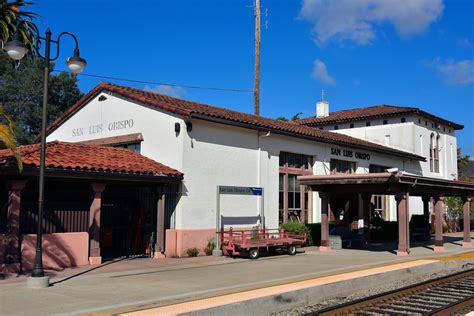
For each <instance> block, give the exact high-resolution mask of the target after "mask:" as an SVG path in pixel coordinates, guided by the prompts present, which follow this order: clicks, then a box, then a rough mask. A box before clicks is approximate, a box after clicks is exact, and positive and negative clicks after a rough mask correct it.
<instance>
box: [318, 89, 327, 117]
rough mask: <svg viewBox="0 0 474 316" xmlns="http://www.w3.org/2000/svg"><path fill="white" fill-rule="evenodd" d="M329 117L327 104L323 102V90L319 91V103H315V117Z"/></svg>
mask: <svg viewBox="0 0 474 316" xmlns="http://www.w3.org/2000/svg"><path fill="white" fill-rule="evenodd" d="M326 116H329V103H328V102H326V101H324V90H321V101H319V102H316V117H326Z"/></svg>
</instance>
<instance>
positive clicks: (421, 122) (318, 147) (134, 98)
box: [0, 83, 474, 266]
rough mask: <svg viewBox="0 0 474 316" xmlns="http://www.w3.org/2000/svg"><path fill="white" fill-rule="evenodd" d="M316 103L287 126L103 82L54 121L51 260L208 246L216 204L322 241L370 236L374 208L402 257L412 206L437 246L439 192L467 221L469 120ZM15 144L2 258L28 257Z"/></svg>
mask: <svg viewBox="0 0 474 316" xmlns="http://www.w3.org/2000/svg"><path fill="white" fill-rule="evenodd" d="M315 110H316V111H315V115H314V116H313V117H310V118H307V119H302V120H298V121H294V122H283V121H279V120H274V119H270V118H265V117H260V116H255V115H250V114H246V113H241V112H236V111H233V110H229V109H225V108H221V107H216V106H211V105H206V104H202V103H197V102H191V101H187V100H183V99H179V98H175V97H170V96H166V95H161V94H157V93H153V92H148V91H144V90H140V89H136V88H131V87H125V86H119V85H115V84H109V83H101V84H99V85H98V86H96V87H95V88H94V89H92V90H91V91H90V92H89V93H87V94H86V95H85V96H84V97H83V98H81V99H80V100H79V101H78V102H77V103H76V104H74V105H73V106H72V107H71V108H70V109H69V110H68V111H67V112H66V113H65V114H64V115H62V116H61V117H60V118H58V119H57V120H56V121H55V122H53V123H52V124H51V125H50V126H49V128H48V135H47V141H48V146H47V152H46V156H47V158H46V167H47V171H46V176H47V178H46V179H47V180H46V187H45V188H46V197H47V200H46V205H45V206H46V216H45V218H44V219H43V221H44V224H43V227H44V230H45V233H46V235H45V242H46V243H47V245H46V248H48V247H49V248H48V249H50V252H49V253H50V255H49V256H50V257H51V258H50V260H51V265H52V266H54V265H55V264H56V265H60V266H68V265H78V264H87V263H88V262H89V263H99V262H102V261H104V260H108V259H113V258H117V257H121V256H128V255H134V254H136V255H139V254H144V253H148V252H149V251H152V250H150V245H153V246H154V247H151V248H154V251H155V257H160V256H168V257H172V256H178V257H179V256H183V255H184V254H185V251H186V249H188V248H190V247H197V248H199V249H201V253H202V249H203V248H204V247H205V246H206V244H207V243H208V241H209V240H212V238H215V236H216V230H217V229H218V228H217V227H216V213H217V209H218V207H219V209H220V215H221V219H224V221H223V222H222V221H221V225H222V227H224V228H226V227H230V226H232V227H254V226H257V225H264V226H265V227H268V228H276V227H278V226H279V224H280V223H284V222H288V221H300V222H305V223H321V225H322V240H321V246H322V248H321V249H324V247H328V246H329V245H328V243H329V241H328V236H329V231H328V229H327V223H328V222H337V223H338V225H340V226H344V227H346V228H347V229H349V230H350V231H356V232H358V233H360V234H361V235H363V234H364V228H366V227H367V225H368V222H369V221H370V220H371V217H373V216H377V217H380V218H381V219H382V220H384V221H392V222H398V225H399V235H400V236H401V237H399V247H398V251H399V254H408V253H409V243H410V239H409V222H410V220H411V217H412V216H413V215H419V216H421V217H423V218H424V220H425V222H424V223H425V224H426V225H428V224H429V223H430V222H433V221H436V225H435V226H436V246H437V247H438V248H437V249H438V250H441V249H442V235H440V234H441V233H442V231H440V228H439V227H438V225H439V223H441V218H440V217H441V216H440V215H441V213H443V212H444V204H443V198H444V196H451V195H454V196H461V197H462V198H463V199H464V201H465V208H466V209H467V210H468V211H467V212H465V221H464V222H465V223H468V222H469V207H470V197H471V196H472V195H473V194H474V185H473V184H471V183H464V182H462V181H458V180H457V144H456V136H455V132H456V130H460V129H462V128H463V126H461V125H459V124H456V123H454V122H450V121H448V120H445V119H443V118H440V117H437V116H435V115H433V114H430V113H427V112H424V111H422V110H420V109H418V108H412V107H399V106H389V105H381V106H374V107H367V108H358V109H354V110H345V111H338V112H331V111H329V104H328V103H327V102H325V101H321V102H318V103H317V105H316V109H315ZM20 153H21V156H22V160H23V163H24V171H23V173H18V170H17V168H16V169H15V167H16V165H15V164H16V163H15V159H14V157H13V155H12V153H11V152H8V151H0V169H1V170H2V172H1V175H0V181H1V186H2V189H1V190H2V191H1V197H0V198H1V200H0V202H1V205H2V207H3V209H2V213H1V214H0V223H1V225H0V229H1V230H0V238H3V240H4V242H3V243H2V245H0V247H2V248H0V250H1V251H2V252H3V253H4V255H3V256H2V258H3V260H4V265H5V264H10V265H11V264H19V263H20V262H21V263H23V265H25V266H28V263H27V262H28V261H29V260H31V259H28V258H31V256H32V255H31V253H30V252H31V251H32V246H31V245H33V244H34V243H33V242H32V240H33V239H34V235H33V234H34V233H35V230H34V227H35V222H36V221H37V219H36V218H35V212H36V211H35V210H36V208H35V206H36V204H35V203H36V202H35V201H36V200H35V199H36V197H35V194H36V193H35V192H36V183H37V176H38V175H37V170H38V161H39V152H38V146H37V145H31V146H24V147H21V148H20ZM218 186H233V187H245V188H261V189H262V192H263V194H262V196H261V197H260V198H254V197H248V196H238V195H229V196H225V197H223V198H222V199H223V200H222V201H220V204H219V205H218V204H216V202H217V198H218V194H216V188H218ZM435 214H436V215H437V220H433V218H435V216H432V215H435ZM466 216H467V217H466ZM36 223H37V222H36ZM467 226H468V227H467V228H466V227H465V228H464V229H465V230H467V231H468V232H469V225H467ZM441 229H442V227H441ZM2 235H3V236H2ZM403 236H405V237H403ZM440 236H441V237H440ZM467 236H468V235H467ZM396 238H397V236H394V239H396ZM467 238H468V237H466V239H465V245H466V246H468V245H469V243H470V239H469V240H467ZM59 256H62V257H61V258H63V259H61V260H60V259H58V258H59ZM2 258H0V263H1V260H2ZM5 258H6V259H5ZM48 260H49V259H48ZM55 260H56V261H55ZM45 265H46V266H47V263H46V262H45Z"/></svg>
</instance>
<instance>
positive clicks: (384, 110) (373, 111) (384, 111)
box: [296, 104, 464, 129]
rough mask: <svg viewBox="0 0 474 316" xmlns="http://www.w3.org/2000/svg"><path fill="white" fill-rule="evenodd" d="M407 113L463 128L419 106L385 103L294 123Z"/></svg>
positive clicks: (358, 119)
mask: <svg viewBox="0 0 474 316" xmlns="http://www.w3.org/2000/svg"><path fill="white" fill-rule="evenodd" d="M407 114H416V115H419V116H422V117H425V118H428V119H430V120H433V121H435V122H437V123H440V124H444V125H446V126H449V127H452V128H453V129H463V128H464V126H463V125H460V124H457V123H454V122H451V121H448V120H445V119H443V118H440V117H437V116H435V115H433V114H430V113H428V112H425V111H423V110H420V109H419V108H414V107H404V106H395V105H386V104H383V105H375V106H369V107H362V108H356V109H350V110H342V111H336V112H330V113H329V116H325V117H314V116H313V117H308V118H304V119H301V120H297V121H296V123H297V124H300V125H306V126H312V127H316V126H324V125H329V124H334V123H344V122H354V121H362V120H369V119H375V118H382V117H393V116H401V115H407Z"/></svg>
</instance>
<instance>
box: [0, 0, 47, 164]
mask: <svg viewBox="0 0 474 316" xmlns="http://www.w3.org/2000/svg"><path fill="white" fill-rule="evenodd" d="M30 4H32V3H31V2H25V1H23V0H17V1H12V2H8V1H7V0H0V44H2V46H3V42H7V41H9V40H11V39H12V38H13V36H14V34H15V32H17V34H18V36H19V38H18V40H21V41H23V43H25V44H26V45H27V47H28V48H29V49H30V50H31V51H33V48H34V45H35V43H36V38H37V34H38V28H37V27H36V24H35V23H34V19H35V18H36V17H37V14H36V13H33V12H29V11H21V10H20V8H21V7H24V6H27V5H30ZM4 55H5V54H4ZM7 64H11V62H9V61H8V62H7ZM0 70H2V71H1V73H2V74H4V73H5V70H6V67H5V66H0ZM4 83H5V82H4V81H3V80H1V79H0V86H3V85H4ZM16 144H17V141H16V138H15V124H14V123H13V121H12V119H11V118H10V117H9V116H8V115H7V112H6V110H5V109H4V108H3V107H0V148H4V147H6V148H8V149H10V150H12V151H13V153H14V155H15V157H16V159H17V161H18V167H19V169H20V171H21V170H22V162H21V159H20V154H19V153H18V151H17V149H16Z"/></svg>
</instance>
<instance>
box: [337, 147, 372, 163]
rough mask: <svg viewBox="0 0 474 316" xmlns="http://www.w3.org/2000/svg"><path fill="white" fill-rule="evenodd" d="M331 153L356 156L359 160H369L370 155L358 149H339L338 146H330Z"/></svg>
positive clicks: (350, 156)
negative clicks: (354, 150)
mask: <svg viewBox="0 0 474 316" xmlns="http://www.w3.org/2000/svg"><path fill="white" fill-rule="evenodd" d="M331 155H334V156H343V157H349V158H357V159H361V160H370V155H369V154H367V153H361V152H358V151H356V152H353V151H352V150H347V149H342V150H341V149H340V148H334V147H331Z"/></svg>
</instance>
